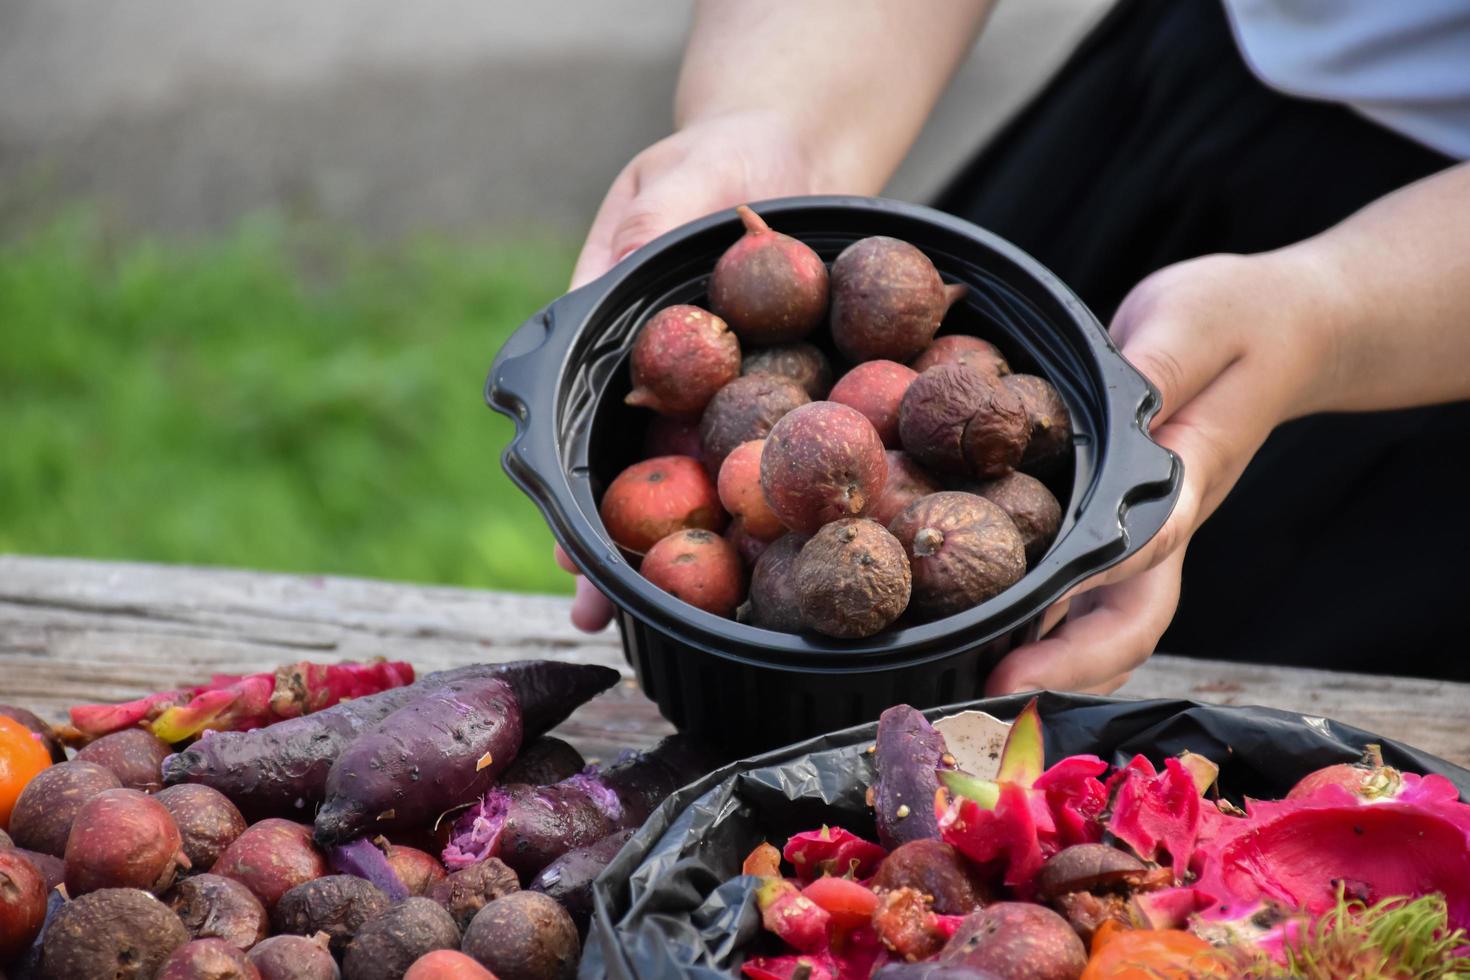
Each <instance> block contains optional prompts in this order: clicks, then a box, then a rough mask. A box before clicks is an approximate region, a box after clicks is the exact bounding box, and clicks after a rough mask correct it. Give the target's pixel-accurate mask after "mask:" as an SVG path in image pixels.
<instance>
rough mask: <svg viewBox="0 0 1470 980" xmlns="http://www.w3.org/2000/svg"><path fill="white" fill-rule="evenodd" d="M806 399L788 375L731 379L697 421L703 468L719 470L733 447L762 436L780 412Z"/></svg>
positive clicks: (775, 420) (800, 387) (778, 417)
mask: <svg viewBox="0 0 1470 980" xmlns="http://www.w3.org/2000/svg"><path fill="white" fill-rule="evenodd" d="M810 401H811V399H810V398H808V397H807V393H806V389H804V388H802V386H801V385H799V384H797V383H796V382H795V381H792V380H791V379H790V378H783V377H779V376H776V375H770V374H752V375H748V376H746V377H743V378H736V379H735V380H734V381H731V382H730V383H729V384H727V385H725V387H723V388H721V389H720V390H719V391H717V392H716V393H715V397H713V398H711V399H710V402H709V405H708V406H706V408H705V410H704V417H703V418H701V419H700V421H699V438H700V442H701V444H702V446H703V450H704V466H705V469H707V470H709V472H710V473H711V474H717V473H719V472H720V465H721V464H722V463H724V462H725V457H726V456H728V455H730V453H731V451H732V450H734V449H735V447H736V446H738V445H740V444H741V443H742V442H749V441H750V440H752V439H764V438H765V437H766V436H767V435H768V434H769V433H770V431H771V426H773V425H775V424H776V423H777V422H779V421H780V420H781V417H782V416H783V415H785V414H786V413H787V412H789V411H791V410H792V409H793V408H796V407H797V406H799V405H805V404H807V403H808V402H810Z"/></svg>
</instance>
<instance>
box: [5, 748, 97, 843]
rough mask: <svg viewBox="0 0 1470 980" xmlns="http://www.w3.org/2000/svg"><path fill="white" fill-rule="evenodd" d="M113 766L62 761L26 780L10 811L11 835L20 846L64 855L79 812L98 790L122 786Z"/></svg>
mask: <svg viewBox="0 0 1470 980" xmlns="http://www.w3.org/2000/svg"><path fill="white" fill-rule="evenodd" d="M121 788H122V783H121V782H119V781H118V778H117V777H116V776H115V775H113V773H112V770H111V769H104V768H103V767H102V766H99V765H97V764H96V763H95V762H81V761H75V762H63V763H60V764H58V765H54V766H51V767H50V768H48V769H42V770H41V771H40V772H39V773H38V774H37V775H36V777H35V778H34V779H32V780H31V781H30V782H29V783H26V788H25V789H23V790H21V791H20V797H19V798H18V799H17V800H16V801H15V809H14V810H12V811H11V812H10V836H11V837H12V838H13V839H14V841H15V843H16V844H17V845H19V846H20V847H25V848H29V849H30V850H33V851H40V852H41V853H43V854H52V855H55V856H56V857H61V856H62V855H64V854H65V853H66V838H67V837H68V836H69V835H70V834H71V825H72V821H73V820H75V819H76V816H77V811H78V810H80V809H81V808H82V804H84V803H86V802H87V801H88V800H90V799H91V798H92V797H94V796H96V795H97V794H98V793H101V792H104V791H106V790H109V789H121Z"/></svg>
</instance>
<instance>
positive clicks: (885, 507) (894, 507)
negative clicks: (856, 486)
mask: <svg viewBox="0 0 1470 980" xmlns="http://www.w3.org/2000/svg"><path fill="white" fill-rule="evenodd" d="M884 455H885V456H887V457H888V480H887V481H886V482H885V483H884V484H883V492H882V493H880V494H879V495H878V499H877V500H875V501H873V504H872V506H870V507H869V508H868V513H867V516H868V517H871V518H872V519H873V520H875V521H877V522H878V523H879V524H882V525H883V526H884V527H887V526H888V525H890V524H892V523H893V519H894V518H895V517H897V516H898V515H899V514H901V513H903V511H904V509H905V508H907V507H908V505H909V504H911V503H913V502H914V501H915V500H918V499H919V498H920V497H927V496H929V494H931V493H938V492H939V491H940V490H943V489H944V488H943V487H941V486H940V485H939V481H937V480H935V479H934V477H932V476H930V475H929V473H928V471H926V470H925V469H924V468H923V467H922V466H920V465H919V464H918V462H917V461H916V460H915V459H914V458H913V457H912V456H910V455H909V454H908V453H905V452H900V451H898V450H894V449H890V450H889V451H888V452H887V453H885V454H884Z"/></svg>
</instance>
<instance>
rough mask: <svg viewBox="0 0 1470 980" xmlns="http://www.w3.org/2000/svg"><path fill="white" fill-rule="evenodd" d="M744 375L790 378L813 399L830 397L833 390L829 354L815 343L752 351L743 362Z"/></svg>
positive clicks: (741, 364)
mask: <svg viewBox="0 0 1470 980" xmlns="http://www.w3.org/2000/svg"><path fill="white" fill-rule="evenodd" d="M740 373H741V374H742V375H746V374H774V375H776V376H777V377H782V378H790V379H791V380H792V381H795V382H796V383H797V384H799V385H801V387H802V389H803V390H805V391H806V393H807V396H808V397H810V398H813V399H816V398H826V397H827V392H828V391H829V390H830V389H831V388H832V365H831V364H830V363H828V361H827V355H826V354H823V353H822V352H821V351H820V350H818V349H817V348H816V347H813V346H812V345H811V344H784V345H782V346H780V347H763V348H761V349H760V350H756V351H751V352H749V353H747V354H746V355H745V360H743V361H741V362H740Z"/></svg>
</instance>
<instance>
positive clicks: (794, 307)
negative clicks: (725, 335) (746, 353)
mask: <svg viewBox="0 0 1470 980" xmlns="http://www.w3.org/2000/svg"><path fill="white" fill-rule="evenodd" d="M735 210H736V213H738V214H739V215H740V220H741V222H742V223H743V224H744V225H745V234H744V235H742V236H741V237H740V240H739V241H737V242H736V243H735V244H734V245H731V246H730V247H729V248H728V249H726V250H725V254H724V255H721V256H720V260H719V261H718V262H716V263H715V271H714V274H713V275H711V276H710V280H709V303H710V308H711V309H713V310H714V311H715V312H717V313H719V314H720V316H722V317H724V318H725V319H726V320H727V321H728V322H729V324H730V328H731V329H732V330H734V331H735V333H736V334H738V335H739V337H740V339H741V340H742V341H743V342H745V343H747V344H785V343H790V342H791V341H793V340H800V339H801V338H803V337H805V336H806V335H807V334H809V333H811V332H812V330H813V328H815V327H816V325H817V324H818V323H821V322H822V316H823V315H824V314H825V313H826V312H827V266H826V265H825V264H823V262H822V258H821V256H819V255H818V254H817V253H816V252H814V251H812V250H811V248H810V246H808V245H806V244H804V243H802V242H799V241H797V240H796V239H795V238H792V237H791V236H790V235H783V234H781V233H780V232H778V231H772V230H771V229H770V227H769V226H768V225H767V224H766V223H765V221H763V220H762V219H761V216H760V215H758V214H756V213H755V212H754V211H752V210H751V209H750V208H748V207H746V206H745V205H743V204H742V205H740V207H738V208H736V209H735Z"/></svg>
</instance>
